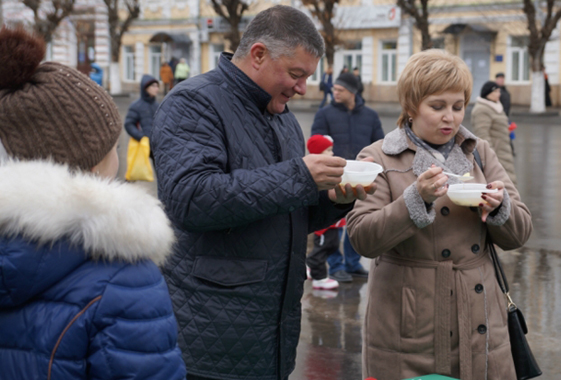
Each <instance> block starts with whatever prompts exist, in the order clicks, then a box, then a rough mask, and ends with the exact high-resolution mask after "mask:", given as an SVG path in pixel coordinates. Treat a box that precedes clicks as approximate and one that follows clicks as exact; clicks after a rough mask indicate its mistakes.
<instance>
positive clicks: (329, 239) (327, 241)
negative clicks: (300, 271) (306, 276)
mask: <svg viewBox="0 0 561 380" xmlns="http://www.w3.org/2000/svg"><path fill="white" fill-rule="evenodd" d="M339 241H340V239H339V228H330V229H328V230H327V231H325V233H324V234H323V235H322V236H317V235H315V234H314V249H312V252H311V253H310V254H309V255H308V257H307V258H306V265H307V266H308V267H309V268H310V275H311V276H312V278H313V279H314V280H323V279H324V278H326V277H327V267H326V261H327V258H328V257H329V256H331V254H332V253H335V252H337V250H338V249H339Z"/></svg>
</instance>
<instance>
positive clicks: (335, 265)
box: [312, 73, 384, 282]
mask: <svg viewBox="0 0 561 380" xmlns="http://www.w3.org/2000/svg"><path fill="white" fill-rule="evenodd" d="M359 88H360V87H359V83H358V80H357V79H356V76H355V75H353V74H351V73H343V74H341V75H340V76H339V78H337V80H336V81H335V84H334V85H333V97H334V100H333V102H332V103H331V104H330V105H328V106H327V107H324V108H322V109H320V110H319V111H318V112H317V113H316V116H315V118H314V123H313V124H312V135H329V136H331V137H332V138H333V154H334V155H335V156H338V157H343V158H345V159H347V160H354V159H356V156H357V155H358V153H359V152H360V151H361V150H362V148H364V147H365V146H367V145H370V144H372V143H373V142H375V141H378V140H380V139H383V138H384V131H383V130H382V123H381V122H380V118H379V117H378V114H377V113H376V111H374V110H373V109H370V108H368V107H366V105H365V104H364V99H363V98H362V96H360V95H359V94H358V91H359ZM343 246H344V260H343V255H341V253H340V252H339V251H337V252H335V253H333V254H332V255H331V256H329V257H328V258H327V263H328V264H329V277H331V278H332V279H334V280H337V281H339V282H351V281H352V278H353V277H368V272H367V271H366V269H364V268H363V266H362V265H361V264H360V255H359V254H358V253H357V252H356V251H355V249H354V248H353V246H352V245H351V243H350V240H349V237H348V235H347V234H345V240H344V242H343Z"/></svg>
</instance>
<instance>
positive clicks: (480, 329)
mask: <svg viewBox="0 0 561 380" xmlns="http://www.w3.org/2000/svg"><path fill="white" fill-rule="evenodd" d="M477 332H478V333H480V334H485V333H486V332H487V326H485V325H479V326H477Z"/></svg>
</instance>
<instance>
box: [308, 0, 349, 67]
mask: <svg viewBox="0 0 561 380" xmlns="http://www.w3.org/2000/svg"><path fill="white" fill-rule="evenodd" d="M302 4H303V5H304V6H306V7H307V8H308V10H309V11H310V12H311V13H312V16H314V17H315V18H316V19H317V20H318V21H319V23H320V24H321V26H322V30H320V34H321V35H322V37H323V39H324V42H325V57H326V58H327V64H328V65H329V66H333V61H334V57H335V48H336V46H337V45H340V44H341V40H340V39H339V37H338V30H337V28H336V27H335V25H333V17H334V16H335V13H334V12H335V4H339V0H302Z"/></svg>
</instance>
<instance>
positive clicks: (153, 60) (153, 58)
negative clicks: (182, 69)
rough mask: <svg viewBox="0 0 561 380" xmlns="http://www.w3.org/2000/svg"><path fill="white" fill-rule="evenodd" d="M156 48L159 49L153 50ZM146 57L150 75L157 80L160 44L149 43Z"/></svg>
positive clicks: (159, 65)
mask: <svg viewBox="0 0 561 380" xmlns="http://www.w3.org/2000/svg"><path fill="white" fill-rule="evenodd" d="M156 49H160V51H155V50H156ZM148 57H149V60H148V64H149V73H150V75H152V76H153V77H154V78H156V79H157V80H160V79H161V78H160V67H162V45H150V46H149V47H148ZM154 64H155V65H154Z"/></svg>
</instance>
